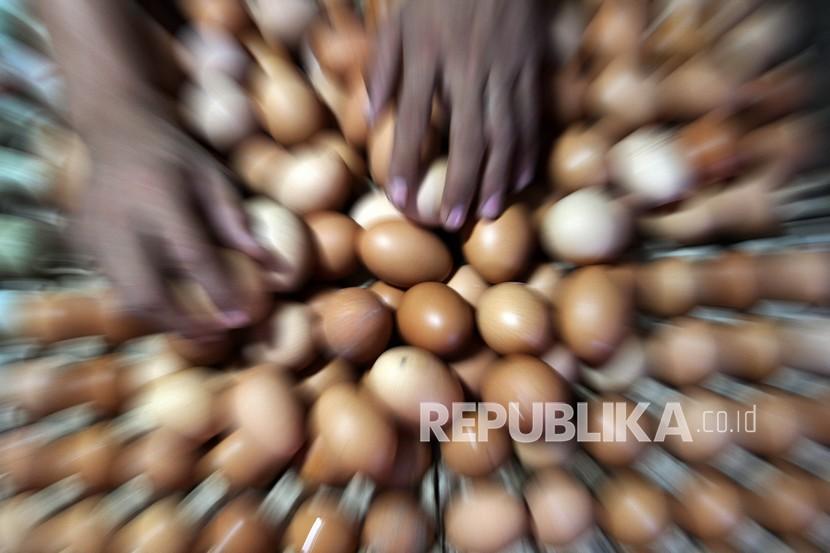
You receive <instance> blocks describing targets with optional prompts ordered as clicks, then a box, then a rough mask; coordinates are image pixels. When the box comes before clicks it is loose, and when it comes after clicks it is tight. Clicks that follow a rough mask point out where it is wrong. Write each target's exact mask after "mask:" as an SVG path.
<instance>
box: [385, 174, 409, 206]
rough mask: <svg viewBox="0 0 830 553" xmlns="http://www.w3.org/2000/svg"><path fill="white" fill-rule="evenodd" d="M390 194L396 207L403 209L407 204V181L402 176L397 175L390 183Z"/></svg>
mask: <svg viewBox="0 0 830 553" xmlns="http://www.w3.org/2000/svg"><path fill="white" fill-rule="evenodd" d="M389 196H390V198H389V199H391V200H392V203H393V204H395V206H396V207H398V208H400V209H403V208H404V206H405V205H406V182H405V181H404V180H403V178H401V177H395V178H393V179H392V181H391V182H390V183H389Z"/></svg>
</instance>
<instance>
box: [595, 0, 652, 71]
mask: <svg viewBox="0 0 830 553" xmlns="http://www.w3.org/2000/svg"><path fill="white" fill-rule="evenodd" d="M646 23H647V13H646V11H645V9H644V6H643V5H642V4H640V3H639V2H630V1H626V0H611V1H610V2H601V3H600V4H599V8H598V9H597V11H596V13H595V14H594V16H593V18H591V21H590V22H589V23H588V26H587V27H586V28H585V34H584V36H583V44H582V46H583V48H585V49H586V50H587V51H588V52H590V53H591V54H593V55H594V56H596V57H598V58H600V60H605V59H608V58H616V57H618V56H620V54H633V53H636V52H638V51H639V50H640V41H641V34H642V33H643V32H644V31H645V27H646Z"/></svg>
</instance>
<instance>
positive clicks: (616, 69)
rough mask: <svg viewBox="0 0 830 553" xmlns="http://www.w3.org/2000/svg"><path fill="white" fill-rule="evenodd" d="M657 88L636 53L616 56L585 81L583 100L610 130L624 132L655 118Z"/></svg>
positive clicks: (590, 110)
mask: <svg viewBox="0 0 830 553" xmlns="http://www.w3.org/2000/svg"><path fill="white" fill-rule="evenodd" d="M658 90H659V87H658V84H657V80H656V79H655V78H654V77H653V76H651V75H648V74H646V72H645V71H644V70H643V68H642V67H641V66H640V65H639V63H638V61H637V60H636V56H618V57H616V58H614V59H613V60H612V61H611V62H610V63H609V64H608V65H607V66H606V67H605V69H603V70H602V71H601V72H600V74H599V75H598V76H597V77H596V78H595V79H594V80H593V82H591V83H590V84H589V85H588V90H587V91H586V103H587V106H588V110H589V112H590V113H591V114H592V115H594V116H596V117H598V118H600V119H603V124H604V125H605V127H606V128H607V129H608V130H610V131H611V133H612V134H619V135H625V134H627V133H628V132H630V131H632V130H634V129H636V128H638V127H641V126H643V125H645V124H647V123H650V122H652V121H654V120H655V119H656V117H657V106H658V100H657V99H658Z"/></svg>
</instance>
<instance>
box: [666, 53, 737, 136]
mask: <svg viewBox="0 0 830 553" xmlns="http://www.w3.org/2000/svg"><path fill="white" fill-rule="evenodd" d="M735 91H736V84H735V80H734V77H733V76H731V75H729V74H728V73H726V72H725V71H723V69H722V68H721V67H720V66H719V65H718V64H717V63H715V62H714V61H713V60H712V59H711V56H709V55H708V54H707V53H705V52H701V53H698V54H697V55H695V56H693V57H692V58H691V59H689V60H688V61H686V62H684V63H683V64H681V65H680V66H678V67H677V68H675V69H674V70H673V71H671V72H670V73H669V74H668V75H666V76H665V77H663V79H662V80H661V81H660V84H659V85H658V87H657V103H658V105H659V110H660V114H661V115H662V116H663V117H665V118H667V119H679V120H690V119H695V118H697V117H700V116H702V115H705V114H707V113H709V112H710V111H712V110H714V109H717V108H720V107H722V106H729V105H731V103H732V101H733V99H734V97H735Z"/></svg>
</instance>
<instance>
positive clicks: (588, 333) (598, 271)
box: [559, 267, 631, 365]
mask: <svg viewBox="0 0 830 553" xmlns="http://www.w3.org/2000/svg"><path fill="white" fill-rule="evenodd" d="M561 294H562V296H561V298H562V299H561V301H560V302H559V326H560V329H561V333H562V339H563V340H564V341H565V343H566V344H567V345H568V347H569V348H570V349H571V351H573V352H574V353H575V354H576V355H577V356H578V357H579V358H580V359H583V360H584V361H586V362H588V363H590V364H594V365H599V364H602V363H604V362H605V361H607V360H608V359H609V358H610V357H611V355H613V353H614V351H615V350H616V348H617V346H618V345H619V344H620V342H621V341H622V339H623V338H624V337H625V336H626V335H627V334H628V331H629V320H630V318H631V305H630V301H629V300H628V298H626V297H625V295H624V294H623V291H622V290H620V288H619V287H618V286H617V285H616V284H615V283H614V281H613V280H612V279H611V278H610V276H609V274H608V271H607V270H606V269H604V268H602V267H586V268H583V269H578V270H577V271H574V272H573V273H571V274H570V275H568V276H567V277H566V278H565V280H564V281H563V283H562V293H561Z"/></svg>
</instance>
